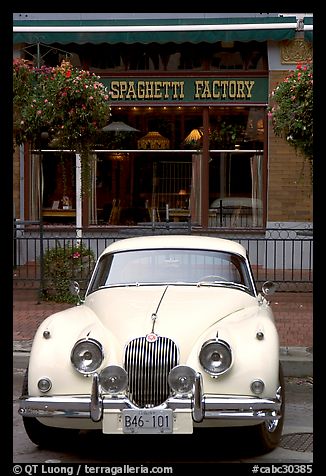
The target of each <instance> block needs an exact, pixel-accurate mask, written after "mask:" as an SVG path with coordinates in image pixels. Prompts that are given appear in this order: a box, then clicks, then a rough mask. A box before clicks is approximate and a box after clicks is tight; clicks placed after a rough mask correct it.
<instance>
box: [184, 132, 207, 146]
mask: <svg viewBox="0 0 326 476" xmlns="http://www.w3.org/2000/svg"><path fill="white" fill-rule="evenodd" d="M202 137H203V133H202V131H201V130H200V129H193V130H192V131H191V132H190V134H188V135H187V137H186V138H185V140H184V142H185V143H186V144H199V143H200V141H201V139H202Z"/></svg>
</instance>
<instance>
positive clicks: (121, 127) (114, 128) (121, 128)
mask: <svg viewBox="0 0 326 476" xmlns="http://www.w3.org/2000/svg"><path fill="white" fill-rule="evenodd" d="M102 131H104V132H139V130H138V129H135V128H134V127H131V126H128V124H125V123H124V122H121V121H116V122H111V124H109V125H108V126H105V127H103V129H102Z"/></svg>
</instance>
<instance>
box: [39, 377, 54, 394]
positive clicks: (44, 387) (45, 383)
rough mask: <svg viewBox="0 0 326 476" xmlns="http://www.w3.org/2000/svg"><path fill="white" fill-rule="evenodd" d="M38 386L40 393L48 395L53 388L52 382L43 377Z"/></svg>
mask: <svg viewBox="0 0 326 476" xmlns="http://www.w3.org/2000/svg"><path fill="white" fill-rule="evenodd" d="M37 386H38V389H39V391H40V392H42V393H46V392H48V391H49V390H50V388H51V387H52V382H51V380H50V379H49V378H47V377H43V378H41V379H40V380H39V381H38V382H37Z"/></svg>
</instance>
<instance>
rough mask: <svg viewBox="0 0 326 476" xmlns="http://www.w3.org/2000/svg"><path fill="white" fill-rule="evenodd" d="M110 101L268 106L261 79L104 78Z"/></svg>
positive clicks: (264, 87) (264, 80) (263, 80)
mask: <svg viewBox="0 0 326 476" xmlns="http://www.w3.org/2000/svg"><path fill="white" fill-rule="evenodd" d="M101 81H102V82H103V84H104V85H105V86H106V87H107V89H108V92H109V94H110V98H111V101H112V102H119V103H127V104H130V103H137V104H139V103H142V104H154V103H155V104H164V103H168V104H171V103H182V104H208V103H210V104H214V103H223V104H230V103H231V104H233V103H241V104H243V103H248V104H253V103H255V104H257V103H258V104H267V102H268V79H267V78H261V77H257V78H256V77H239V78H230V77H218V78H214V77H203V78H189V77H174V78H153V77H150V78H149V77H146V78H145V77H143V78H117V77H115V78H107V77H102V78H101Z"/></svg>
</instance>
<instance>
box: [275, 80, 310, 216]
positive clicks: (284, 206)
mask: <svg viewBox="0 0 326 476" xmlns="http://www.w3.org/2000/svg"><path fill="white" fill-rule="evenodd" d="M286 74H287V72H286V71H272V72H270V91H272V89H274V87H275V86H276V84H277V83H278V82H279V81H281V80H282V78H283V77H284V76H285V75H286ZM268 133H269V154H268V155H269V158H268V192H267V220H268V221H312V219H313V217H312V177H311V169H310V164H309V162H308V160H306V159H305V158H304V157H303V156H301V155H299V154H298V153H297V152H296V151H295V149H294V148H293V147H291V146H290V145H289V144H287V142H286V141H285V140H283V139H281V138H279V137H276V136H275V134H274V132H273V128H272V124H271V122H269V131H268Z"/></svg>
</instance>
